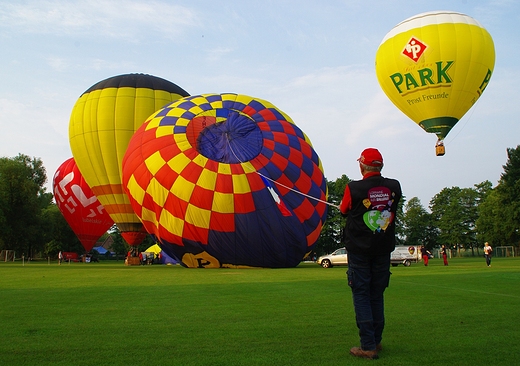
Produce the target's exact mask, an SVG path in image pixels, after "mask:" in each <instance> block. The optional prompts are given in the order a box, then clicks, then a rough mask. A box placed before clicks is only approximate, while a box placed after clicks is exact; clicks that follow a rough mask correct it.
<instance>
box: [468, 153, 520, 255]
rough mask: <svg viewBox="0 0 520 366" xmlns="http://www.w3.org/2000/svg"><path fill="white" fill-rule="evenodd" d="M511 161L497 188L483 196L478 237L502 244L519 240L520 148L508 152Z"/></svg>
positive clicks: (497, 244)
mask: <svg viewBox="0 0 520 366" xmlns="http://www.w3.org/2000/svg"><path fill="white" fill-rule="evenodd" d="M507 156H508V160H507V162H506V164H505V165H504V166H503V168H504V172H503V173H502V174H501V176H500V180H499V182H498V185H497V187H496V188H495V189H493V190H490V191H489V192H488V194H486V195H483V199H484V201H483V203H482V204H481V207H480V210H479V214H480V215H479V220H478V221H477V227H478V229H479V238H480V240H481V241H490V242H492V243H495V244H494V245H495V246H499V245H514V246H518V244H519V241H520V233H519V231H518V230H519V226H520V225H519V223H520V145H519V146H517V147H516V148H515V149H512V148H508V149H507Z"/></svg>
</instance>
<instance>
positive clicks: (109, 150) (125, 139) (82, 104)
mask: <svg viewBox="0 0 520 366" xmlns="http://www.w3.org/2000/svg"><path fill="white" fill-rule="evenodd" d="M188 95H189V94H188V93H187V92H186V91H185V90H183V89H182V88H180V87H179V86H177V85H175V84H174V83H171V82H169V81H167V80H164V79H161V78H158V77H156V76H151V75H145V74H126V75H119V76H114V77H111V78H108V79H105V80H102V81H100V82H99V83H96V84H95V85H93V86H92V87H90V88H89V89H88V90H87V91H85V92H84V93H83V94H82V95H81V96H80V98H79V99H78V100H77V102H76V104H75V105H74V107H73V109H72V113H71V117H70V124H69V140H70V147H71V150H72V155H73V156H74V159H75V161H76V164H77V166H78V168H79V170H80V172H81V174H82V175H83V177H84V179H85V181H86V182H87V184H88V185H89V187H90V188H91V189H92V191H93V192H94V194H95V195H96V196H97V198H98V200H99V201H100V202H101V203H102V204H103V206H104V207H105V210H106V211H107V212H108V213H109V214H110V217H111V218H112V220H113V221H114V222H115V223H116V224H117V226H118V227H119V229H120V230H121V232H122V233H123V237H124V238H125V240H126V241H127V242H128V243H129V244H131V245H138V244H139V242H140V241H141V240H142V238H143V237H144V234H143V235H141V233H142V232H143V229H142V224H141V221H140V220H139V218H138V217H137V216H136V215H135V213H134V211H133V210H132V207H131V205H130V201H129V200H128V197H127V196H126V194H125V192H124V190H123V187H122V184H121V165H122V161H123V156H124V155H125V152H126V149H127V147H128V143H129V142H130V139H131V137H132V136H133V134H134V132H135V131H136V130H137V129H138V128H139V127H140V126H141V125H142V124H143V123H144V122H145V121H146V119H147V118H148V117H149V116H150V115H151V114H153V113H154V112H155V111H157V110H158V109H160V108H161V107H163V106H164V105H166V104H168V103H170V102H173V101H175V100H178V99H180V98H182V97H185V96H188Z"/></svg>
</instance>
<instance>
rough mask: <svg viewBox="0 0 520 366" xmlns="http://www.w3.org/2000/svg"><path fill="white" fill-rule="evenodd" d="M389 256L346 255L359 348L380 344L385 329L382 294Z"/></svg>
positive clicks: (370, 347)
mask: <svg viewBox="0 0 520 366" xmlns="http://www.w3.org/2000/svg"><path fill="white" fill-rule="evenodd" d="M390 274H391V273H390V254H385V255H359V254H352V253H348V271H347V279H348V285H349V286H350V287H351V289H352V299H353V300H354V311H355V312H356V324H357V327H358V329H359V338H360V340H361V348H362V349H363V350H366V351H369V350H374V349H376V345H377V344H379V343H381V339H382V334H383V328H384V327H385V307H384V299H383V293H384V292H385V289H386V288H387V287H388V284H389V282H390Z"/></svg>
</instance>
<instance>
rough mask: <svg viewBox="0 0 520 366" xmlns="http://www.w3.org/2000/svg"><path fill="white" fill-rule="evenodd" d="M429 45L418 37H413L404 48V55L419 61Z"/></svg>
mask: <svg viewBox="0 0 520 366" xmlns="http://www.w3.org/2000/svg"><path fill="white" fill-rule="evenodd" d="M426 48H427V46H426V45H425V44H424V43H422V42H421V41H419V40H418V39H417V38H415V37H412V38H410V40H409V41H408V43H407V44H406V46H405V47H404V50H403V55H405V56H406V57H409V58H410V59H412V60H413V61H414V62H417V61H418V60H419V58H420V57H421V55H422V54H423V53H424V51H426Z"/></svg>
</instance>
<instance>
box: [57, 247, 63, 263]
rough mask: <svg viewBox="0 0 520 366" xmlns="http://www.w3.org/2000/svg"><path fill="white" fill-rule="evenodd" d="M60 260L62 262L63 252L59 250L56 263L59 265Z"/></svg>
mask: <svg viewBox="0 0 520 366" xmlns="http://www.w3.org/2000/svg"><path fill="white" fill-rule="evenodd" d="M61 262H63V253H62V252H61V250H60V252H59V253H58V264H59V265H60V266H61Z"/></svg>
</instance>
